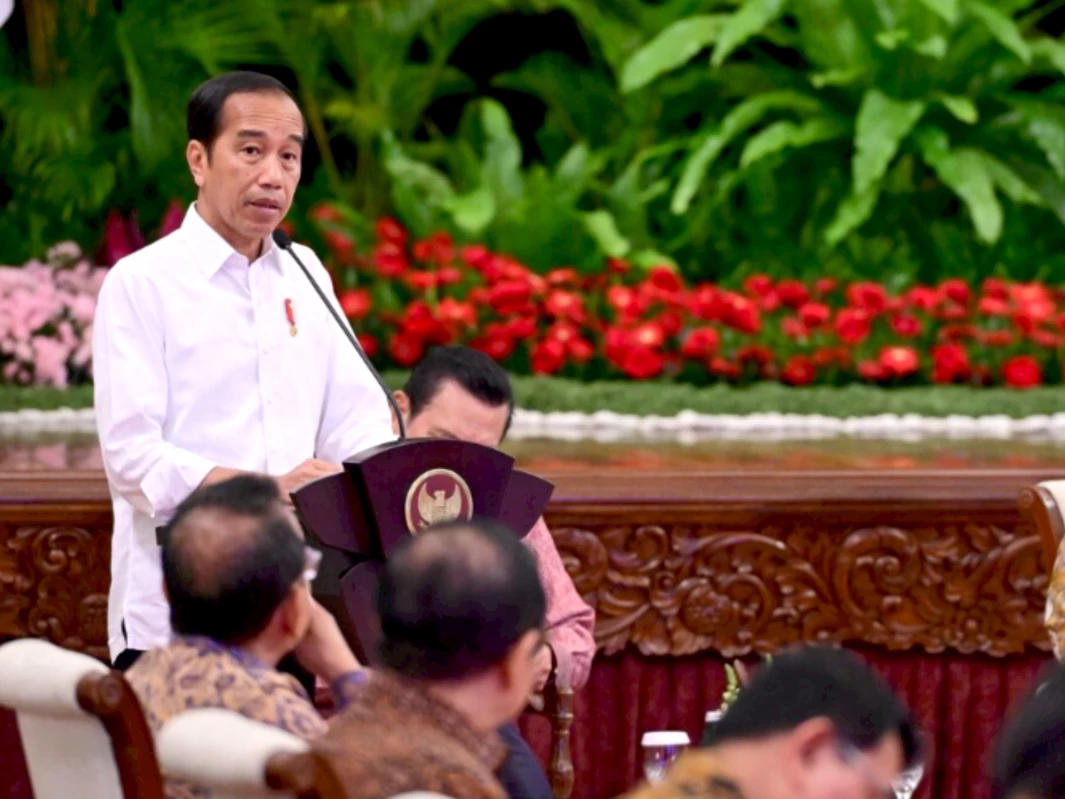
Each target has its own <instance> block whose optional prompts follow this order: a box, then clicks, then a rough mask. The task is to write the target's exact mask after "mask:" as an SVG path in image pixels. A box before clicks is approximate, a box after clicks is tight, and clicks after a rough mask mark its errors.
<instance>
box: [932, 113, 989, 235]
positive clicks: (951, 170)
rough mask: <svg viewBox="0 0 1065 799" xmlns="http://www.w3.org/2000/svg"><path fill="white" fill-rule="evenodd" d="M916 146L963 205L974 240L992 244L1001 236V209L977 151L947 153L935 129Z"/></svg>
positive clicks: (944, 140)
mask: <svg viewBox="0 0 1065 799" xmlns="http://www.w3.org/2000/svg"><path fill="white" fill-rule="evenodd" d="M917 145H918V147H920V149H921V155H922V157H923V158H924V160H925V162H927V163H928V165H929V166H931V167H932V169H934V170H935V172H936V174H937V175H938V176H939V179H940V180H941V181H943V183H944V184H945V185H946V186H948V187H949V188H950V189H951V190H952V191H953V192H954V193H955V194H957V195H958V197H959V198H960V199H961V201H962V202H963V203H965V207H966V208H967V209H968V211H969V216H971V217H972V220H973V227H974V228H975V229H976V236H977V238H978V239H979V240H980V241H983V242H985V243H987V244H993V243H994V242H996V241H998V239H999V237H1000V236H1001V235H1002V206H1001V205H1000V204H999V201H998V198H997V197H996V196H995V184H994V182H993V181H992V179H991V174H990V173H989V172H988V170H987V168H986V166H985V162H984V159H983V157H982V154H981V153H980V151H979V150H974V149H971V148H967V147H961V148H958V149H955V150H952V149H950V140H949V139H948V138H947V134H946V133H944V132H943V131H942V130H939V129H938V128H928V129H925V130H922V131H921V132H920V133H919V134H918V136H917Z"/></svg>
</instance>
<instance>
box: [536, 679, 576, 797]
mask: <svg viewBox="0 0 1065 799" xmlns="http://www.w3.org/2000/svg"><path fill="white" fill-rule="evenodd" d="M525 712H526V713H531V714H533V715H537V716H543V717H544V718H546V719H547V721H548V723H550V725H551V757H550V762H549V764H548V768H547V776H548V777H549V778H550V779H551V790H552V792H553V793H554V795H555V799H569V798H570V796H571V795H572V794H573V781H574V773H573V751H572V747H571V745H570V730H571V729H572V727H573V689H571V688H559V687H558V685H556V684H555V682H554V681H552V682H549V683H548V684H547V685H546V686H544V690H543V692H542V693H541V694H538V695H537V696H534V697H533V698H532V700H531V701H530V703H529V706H528V707H527V708H526V710H525Z"/></svg>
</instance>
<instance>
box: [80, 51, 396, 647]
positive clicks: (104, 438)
mask: <svg viewBox="0 0 1065 799" xmlns="http://www.w3.org/2000/svg"><path fill="white" fill-rule="evenodd" d="M188 133H189V143H188V147H187V149H186V153H185V155H186V160H187V161H188V165H189V170H190V171H191V173H192V176H193V179H194V180H195V182H196V185H197V187H198V195H197V198H196V202H195V203H194V204H193V205H192V206H190V208H189V210H188V212H187V214H186V216H185V220H184V222H183V223H182V225H181V227H180V228H179V229H178V230H176V231H175V232H173V233H172V234H170V235H168V236H166V237H164V238H162V239H160V240H159V241H157V242H155V243H154V244H152V245H150V246H148V247H145V248H144V249H142V250H140V251H138V252H136V253H133V254H132V255H130V256H128V257H126V258H123V259H122V260H121V261H119V262H118V263H116V264H115V266H114V267H113V268H112V270H111V272H110V274H109V275H108V277H107V279H106V280H105V281H104V284H103V288H102V290H101V292H100V297H99V302H98V306H97V310H96V320H95V325H94V336H93V356H94V363H93V370H94V380H95V392H96V393H95V405H96V424H97V430H98V433H99V437H100V445H101V449H102V451H103V461H104V468H105V470H106V472H107V479H108V482H109V484H110V488H111V497H112V502H113V506H114V515H115V529H114V537H113V539H112V553H111V593H110V598H109V603H108V638H109V646H110V651H111V657H112V661H113V662H114V663H115V665H116V666H117V667H119V668H128V667H129V666H130V665H132V663H133V661H134V660H136V658H137V657H138V656H139V654H140V653H141V652H143V651H144V650H147V649H150V648H153V647H156V646H162V645H165V644H166V643H167V642H168V641H169V638H170V625H169V611H168V607H167V603H166V600H165V598H164V595H163V590H162V574H161V567H160V559H159V547H158V545H157V542H156V528H157V527H159V526H161V525H163V524H164V523H165V522H166V521H167V520H168V519H169V517H170V515H171V514H172V513H173V511H174V509H175V508H176V507H177V505H178V504H179V503H180V502H181V501H182V500H183V499H185V497H186V496H188V495H189V494H190V493H192V491H193V490H195V489H196V488H197V487H199V486H202V485H209V484H212V483H216V482H218V481H220V480H223V479H226V478H227V477H231V476H233V475H235V474H237V473H240V472H259V473H264V474H270V475H275V476H276V479H277V481H278V483H279V485H280V488H281V491H282V494H283V495H284V496H285V497H286V498H287V497H288V495H289V494H290V493H291V492H292V491H294V490H295V489H297V488H298V487H299V486H301V485H303V484H305V483H307V482H309V481H311V480H314V479H316V478H318V477H320V476H322V475H325V474H329V473H331V472H333V471H336V470H338V469H339V468H340V467H339V466H338V465H337V464H339V463H340V462H341V461H343V460H345V459H346V458H348V457H350V456H352V455H354V454H355V453H357V452H360V451H361V450H364V449H367V448H369V447H372V446H375V445H378V444H381V443H383V442H386V441H391V440H393V439H394V435H393V433H392V429H391V414H390V411H389V407H388V404H387V401H386V399H385V397H384V395H383V393H382V391H381V389H380V387H379V386H378V385H377V383H376V381H375V379H374V377H373V375H372V374H371V373H370V372H369V370H368V369H367V368H366V367H365V365H364V364H363V363H362V361H361V360H360V359H359V357H358V355H357V354H356V353H355V352H354V351H353V350H352V348H351V346H350V344H349V343H348V342H347V341H346V340H345V338H344V337H343V336H342V335H341V333H340V331H339V330H337V329H336V323H335V322H334V320H332V319H331V318H330V317H329V314H328V312H327V310H326V309H325V308H323V307H322V306H321V301H320V299H319V298H318V297H317V296H316V295H315V292H314V289H313V287H312V286H311V285H310V284H309V282H308V281H307V279H306V277H305V276H304V275H303V273H302V271H301V270H300V269H299V267H298V266H297V265H296V263H295V262H294V261H293V260H292V258H291V256H290V255H288V254H286V253H284V252H283V251H281V250H280V249H279V248H278V247H277V246H276V245H275V244H274V242H273V240H272V238H271V234H272V233H273V231H274V229H275V228H276V227H277V226H278V225H279V224H280V223H281V220H282V219H284V217H285V214H286V213H287V212H288V210H289V207H290V206H291V204H292V198H293V195H294V193H295V191H296V186H297V184H298V183H299V179H300V169H301V157H302V153H303V145H304V139H305V135H306V134H305V124H304V120H303V115H302V113H301V112H300V110H299V107H298V106H297V105H296V103H295V101H294V100H293V99H292V96H291V95H290V94H289V92H288V91H287V90H286V89H285V87H284V86H283V85H282V84H281V83H279V82H278V81H276V80H274V79H273V78H270V77H268V76H266V75H261V74H257V73H250V72H234V73H229V74H225V75H221V76H219V77H216V78H212V79H211V80H208V81H207V82H205V83H204V84H202V85H201V86H200V87H199V88H198V89H197V90H196V91H195V93H194V94H193V96H192V98H191V100H190V101H189V106H188ZM296 249H297V250H298V253H299V257H300V258H301V259H302V260H303V262H304V263H305V264H306V265H307V267H308V269H309V270H310V271H311V273H312V274H313V275H314V277H315V280H316V281H317V282H318V284H319V286H320V287H321V288H322V290H323V291H325V292H326V294H327V296H329V297H330V300H331V302H333V303H334V304H336V297H335V294H334V293H333V289H332V285H331V282H330V279H329V274H328V273H327V272H326V270H325V267H324V266H322V264H321V262H320V261H319V260H318V259H317V258H316V257H315V256H314V254H313V253H312V252H311V251H310V250H308V249H306V248H304V247H299V246H298V245H296Z"/></svg>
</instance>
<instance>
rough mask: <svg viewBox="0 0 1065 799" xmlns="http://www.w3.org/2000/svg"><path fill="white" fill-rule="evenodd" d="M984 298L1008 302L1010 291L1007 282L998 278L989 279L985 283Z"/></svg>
mask: <svg viewBox="0 0 1065 799" xmlns="http://www.w3.org/2000/svg"><path fill="white" fill-rule="evenodd" d="M984 296H985V297H993V298H994V299H996V300H1007V299H1009V296H1010V290H1009V287H1008V286H1007V285H1006V281H1004V280H999V279H998V278H997V277H989V278H988V279H987V280H985V281H984Z"/></svg>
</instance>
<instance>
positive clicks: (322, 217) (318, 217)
mask: <svg viewBox="0 0 1065 799" xmlns="http://www.w3.org/2000/svg"><path fill="white" fill-rule="evenodd" d="M307 216H309V217H310V218H311V219H313V220H314V221H315V222H340V221H342V220H343V219H344V217H343V215H342V214H341V213H340V211H339V210H338V209H337V208H336V206H333V205H330V204H329V203H318V204H316V205H315V206H314V207H313V208H311V210H310V213H308V214H307Z"/></svg>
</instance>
